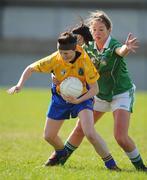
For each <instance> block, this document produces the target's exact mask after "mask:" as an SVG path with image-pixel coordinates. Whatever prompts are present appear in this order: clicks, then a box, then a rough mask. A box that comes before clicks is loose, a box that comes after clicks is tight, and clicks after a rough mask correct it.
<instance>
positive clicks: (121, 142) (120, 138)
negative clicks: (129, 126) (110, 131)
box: [114, 133, 127, 147]
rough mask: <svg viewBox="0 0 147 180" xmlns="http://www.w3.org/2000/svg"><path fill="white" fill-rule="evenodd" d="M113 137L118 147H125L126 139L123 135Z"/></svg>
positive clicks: (116, 134) (118, 134) (117, 134)
mask: <svg viewBox="0 0 147 180" xmlns="http://www.w3.org/2000/svg"><path fill="white" fill-rule="evenodd" d="M114 137H115V139H116V141H117V143H118V144H119V145H120V146H122V147H123V146H125V145H126V142H127V138H126V136H125V135H124V134H120V133H115V134H114Z"/></svg>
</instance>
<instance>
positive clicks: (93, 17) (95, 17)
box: [86, 10, 112, 30]
mask: <svg viewBox="0 0 147 180" xmlns="http://www.w3.org/2000/svg"><path fill="white" fill-rule="evenodd" d="M95 21H101V22H103V23H104V24H105V26H106V28H107V29H108V30H109V29H112V22H111V20H110V18H109V17H108V15H107V14H106V13H105V12H104V11H100V10H97V11H95V12H90V17H89V18H88V19H87V21H86V22H87V25H88V26H89V27H91V25H92V24H93V23H94V22H95Z"/></svg>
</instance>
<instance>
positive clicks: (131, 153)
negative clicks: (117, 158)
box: [126, 148, 140, 159]
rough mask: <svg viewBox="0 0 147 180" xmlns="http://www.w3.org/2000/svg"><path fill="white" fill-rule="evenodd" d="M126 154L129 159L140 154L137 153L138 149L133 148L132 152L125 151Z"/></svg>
mask: <svg viewBox="0 0 147 180" xmlns="http://www.w3.org/2000/svg"><path fill="white" fill-rule="evenodd" d="M126 155H127V156H128V157H129V159H134V158H136V157H138V156H139V155H140V154H139V151H138V149H137V148H135V149H134V150H133V151H132V152H126Z"/></svg>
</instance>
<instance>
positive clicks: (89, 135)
mask: <svg viewBox="0 0 147 180" xmlns="http://www.w3.org/2000/svg"><path fill="white" fill-rule="evenodd" d="M85 136H86V138H87V139H88V140H89V141H90V142H91V143H92V144H95V141H96V138H95V135H94V133H93V132H92V131H89V132H85Z"/></svg>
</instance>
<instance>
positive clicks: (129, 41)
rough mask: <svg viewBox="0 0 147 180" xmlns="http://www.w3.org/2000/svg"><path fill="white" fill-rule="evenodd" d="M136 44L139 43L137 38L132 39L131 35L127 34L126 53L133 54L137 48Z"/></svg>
mask: <svg viewBox="0 0 147 180" xmlns="http://www.w3.org/2000/svg"><path fill="white" fill-rule="evenodd" d="M138 43H139V41H138V39H137V37H134V36H133V34H132V33H129V34H128V36H127V39H126V41H125V44H126V46H127V49H128V51H129V52H134V53H135V52H136V49H137V48H138V47H139V46H138Z"/></svg>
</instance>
